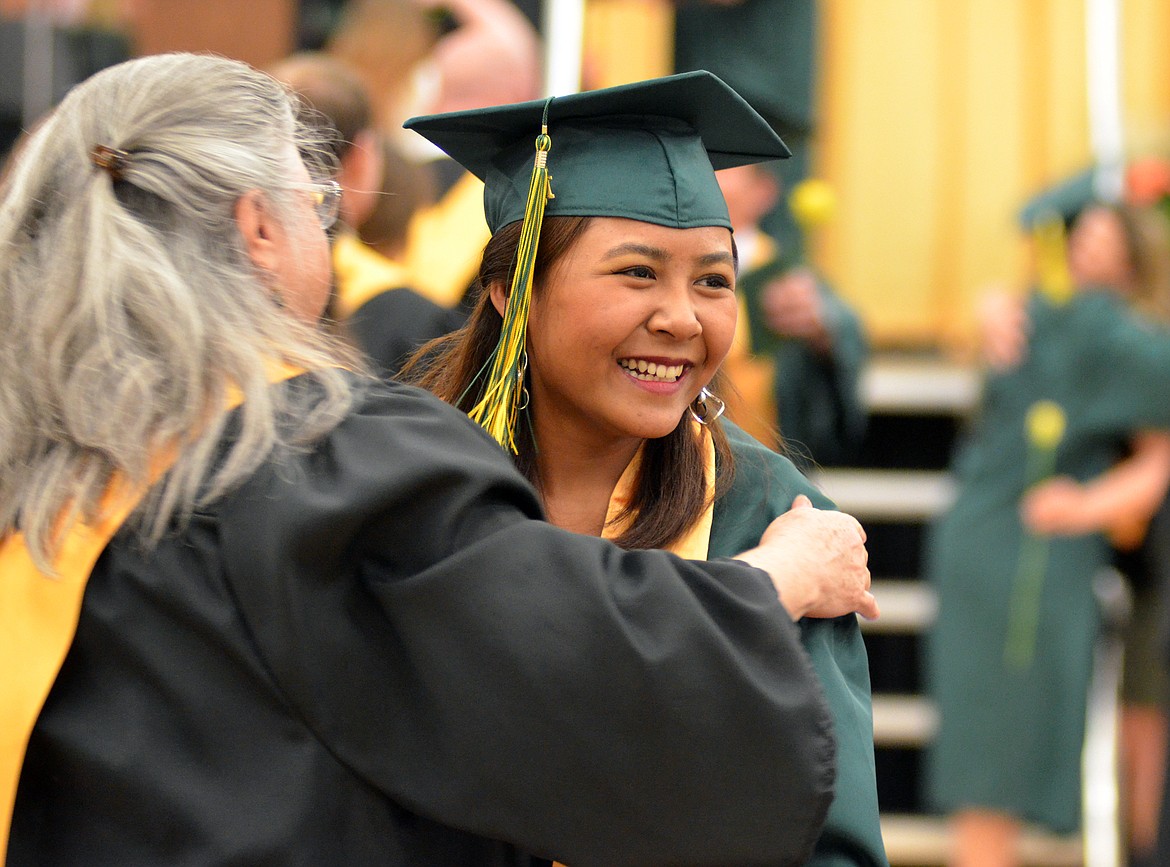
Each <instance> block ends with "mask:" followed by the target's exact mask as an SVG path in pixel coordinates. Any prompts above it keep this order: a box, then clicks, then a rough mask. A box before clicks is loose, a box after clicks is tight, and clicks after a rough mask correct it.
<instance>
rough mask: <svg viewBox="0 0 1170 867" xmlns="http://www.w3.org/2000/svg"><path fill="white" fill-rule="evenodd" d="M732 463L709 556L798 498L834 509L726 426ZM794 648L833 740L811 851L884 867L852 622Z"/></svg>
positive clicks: (738, 546)
mask: <svg viewBox="0 0 1170 867" xmlns="http://www.w3.org/2000/svg"><path fill="white" fill-rule="evenodd" d="M725 427H726V429H727V433H728V437H729V438H730V440H731V445H732V451H733V453H734V455H735V460H736V474H735V482H734V484H733V485H732V488H731V490H730V491H729V492H728V493H726V494H725V495H723V496H722V497H721V498H720V499H719V500H717V501H716V503H715V514H714V518H713V521H712V525H711V546H710V552H709V556H711V557H729V556H732V555H734V554H737V553H739V552H740V551H744V550H747V549H748V548H750V547H752V546H753V545H755V544H757V543H758V542H759V539H760V535H761V534H762V533H763V532H764V529H765V528H766V527H767V526H768V524H769V523H771V521H772V519H773V518H776V517H777V516H779V515H781V514H783V513H784V512H787V511H788V510H789V508H790V507H791V505H792V501H793V499H794V498H795V497H796V496H797V495H798V494H807V495H808V496H809V498H810V499H812V501H813V504H814V505H815V506H817V507H818V508H833V505H832V503H830V502H829V501H828V500H827V499H826V498H825V497H824V495H822V494H821V493H819V492H818V491H817V490H816V489H815V488H813V486H812V485H811V484H810V483H809V481H808V479H806V478H805V477H804V476H802V475H801V474H800V473H799V472H798V471H797V470H796V468H795V467H794V466H793V465H792V462H791V461H789V460H788V459H787V458H784V457H781V456H780V455H778V454H777V453H776V452H774V451H772V450H770V449H768V448H765V447H764V446H763V445H761V444H760V443H758V442H757V441H756V440H754V439H752V438H751V437H750V436H748V435H747V434H746V433H744V432H743V431H742V430H740V429H739V428H737V427H736V426H735V425H733V424H730V423H725ZM800 629H801V641H802V643H803V644H804V648H805V650H807V651H808V653H809V656H810V657H811V659H812V663H813V668H814V669H815V670H816V673H817V677H818V678H819V679H820V681H821V685H822V686H823V688H824V690H825V694H826V697H827V698H828V700H829V707H830V709H831V710H832V713H833V725H834V731H835V734H836V739H837V785H836V790H835V796H834V799H833V804H832V806H831V807H830V808H829V816H828V819H827V820H826V822H825V827H824V829H823V830H822V832H821V837H820V839H819V840H818V842H817V846H816V851H815V853H814V855H813V859H812V861H810V862H809V863H810V864H812V865H817V867H846V865H885V864H887V863H888V861H887V860H886V854H885V847H884V845H883V843H882V835H881V827H880V824H879V819H878V803H877V783H876V775H875V771H874V756H873V711H872V704H871V699H870V689H869V665H868V659H867V657H866V651H865V644H864V643H863V641H862V637H861V630H860V629H859V628H858V624H857V618H856V617H855V616H853V615H850V616H848V617H838V618H836V619H833V620H822V619H814V618H805V619H803V620H801V621H800Z"/></svg>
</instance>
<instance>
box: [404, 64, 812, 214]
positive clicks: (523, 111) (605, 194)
mask: <svg viewBox="0 0 1170 867" xmlns="http://www.w3.org/2000/svg"><path fill="white" fill-rule="evenodd" d="M546 104H547V106H548V135H549V137H550V138H551V139H552V149H551V151H550V153H549V155H548V170H549V175H550V180H551V183H552V192H553V195H554V196H555V198H553V199H551V200H549V202H548V204H547V206H546V209H545V214H546V215H548V216H552V215H563V216H592V217H601V216H608V217H629V218H631V219H635V220H644V221H646V222H648V223H657V224H659V225H663V226H671V227H676V228H691V227H694V226H712V225H716V226H726V227H728V228H730V227H731V224H730V222H729V221H728V219H727V206H726V205H725V204H724V202H723V196H722V194H721V193H720V192H719V185H718V183H716V181H715V175H714V171H713V169H725V168H730V167H731V166H738V165H744V164H747V163H756V162H762V161H764V160H773V159H777V158H782V157H787V156H789V152H788V148H787V147H785V145H784V142H782V141H781V140H780V138H779V137H778V136H777V135H776V133H775V132H773V131H772V128H771V127H770V126H769V125H768V123H767V121H765V120H764V119H763V118H762V117H760V115H759V114H757V113H756V111H755V109H753V108H752V107H751V106H750V105H748V103H747V102H745V101H744V99H743V98H742V97H741V96H739V94H737V93H736V92H735V91H734V90H732V89H731V88H730V87H728V86H727V85H726V84H724V83H723V82H722V81H721V80H720V79H719V78H717V77H715V76H714V75H712V74H711V73H709V72H704V71H698V72H687V73H683V74H680V75H672V76H668V77H666V78H656V79H652V80H650V81H641V82H637V83H635V84H625V85H621V86H619V87H610V88H606V89H604V90H593V91H586V92H585V93H575V94H571V95H569V96H560V97H554V98H553V99H552V100H551V102H550V101H549V100H544V99H538V100H533V101H531V102H522V103H517V104H514V105H503V106H496V107H493V108H483V109H474V110H470V111H457V112H451V113H449V114H437V115H429V116H426V117H416V118H412V119H410V120H408V121H407V122H406V127H407V129H412V130H414V131H415V132H417V133H419V134H421V135H423V136H425V137H426V138H427V139H429V140H430V141H432V142H434V143H435V144H436V145H438V146H439V147H440V148H442V149H443V150H444V151H446V152H447V153H448V154H450V155H451V157H453V158H454V159H455V160H456V161H457V162H459V163H461V164H462V165H463V166H464V167H465V168H467V169H468V170H469V171H471V172H472V173H473V174H475V175H476V176H477V177H479V178H480V179H481V180H482V181H483V182H484V185H485V189H484V209H485V212H486V214H487V221H488V226H489V227H490V228H491V230H492V231H493V232H495V231H496V230H497V229H499V228H500V227H501V226H505V225H507V224H508V223H511V222H514V221H516V220H519V219H522V218H523V217H524V210H525V204H526V202H527V199H528V191H529V185H530V184H529V181H530V177H531V174H532V159H533V141H534V140H535V138H536V136H537V134H538V133H539V132H540V131H541V123H542V117H543V115H544V111H545V106H546Z"/></svg>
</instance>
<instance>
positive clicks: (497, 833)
mask: <svg viewBox="0 0 1170 867" xmlns="http://www.w3.org/2000/svg"><path fill="white" fill-rule="evenodd" d="M307 380H308V377H300V378H299V379H297V380H293V381H291V382H290V383H288V384H285V385H282V386H277V387H285V388H304V387H308V386H307V385H306V382H307ZM540 515H541V512H540V506H539V503H538V500H537V497H536V494H535V492H534V491H533V490H532V489H531V488H530V487H529V486H528V485H527V484H526V483H525V482H524V481H523V479H522V478H521V477H520V476H519V475H518V474H517V473H516V471H515V470H514V468H513V467H512V465H511V461H510V460H509V458H508V456H507V455H506V454H505V453H504V452H503V451H502V450H501V449H500V448H499V447H498V446H497V445H496V444H495V443H494V442H492V441H491V440H490V439H489V438H488V437H487V436H486V434H484V433H483V432H482V431H480V430H479V429H478V428H476V427H475V426H474V425H473V424H472V423H471V422H470V421H468V420H467V418H466V417H465V416H464V415H463V414H462V413H460V412H458V411H457V410H455V409H454V408H452V407H449V406H447V405H445V404H443V403H441V402H440V401H438V400H437V399H435V398H434V397H432V396H431V395H429V394H425V393H424V392H422V391H420V390H418V389H414V388H410V387H407V386H401V385H395V384H391V385H385V386H371V387H370V390H369V391H368V393H364V394H363V395H362V396H360V398H359V402H358V405H357V406H356V408H355V409H354V411H353V412H352V413H351V414H350V415H349V416H348V417H347V418H346V419H345V420H344V421H343V422H342V423H341V425H340V426H339V427H337V428H336V429H335V430H334V431H333V432H331V433H330V434H329V435H327V436H326V437H325V438H324V439H323V440H322V441H321V442H320V443H319V444H318V445H317V446H316V447H314V448H313V449H312V450H309V451H307V452H305V453H302V454H294V455H291V456H286V457H284V458H283V459H282V460H280V461H279V462H276V461H273V462H270V463H268V464H266V465H264V466H262V467H261V468H260V469H259V470H258V471H257V472H256V473H255V474H254V476H253V477H251V478H250V479H249V480H248V481H247V482H246V483H245V484H244V485H243V486H242V487H241V488H239V489H238V490H236V491H235V492H233V493H231V494H229V495H227V496H225V497H223V498H221V499H220V500H219V501H217V502H216V503H215V504H214V505H213V506H211V507H209V508H206V509H204V510H202V511H200V512H199V513H198V514H196V515H195V516H194V518H193V519H192V520H191V521H190V523H189V524H188V525H187V526H186V527H184V528H182V529H176V530H175V531H174V532H173V533H172V534H171V535H170V536H168V537H167V538H165V539H164V540H163V542H162V543H161V545H159V546H158V547H157V548H156V549H155V550H154V551H153V552H152V553H149V554H146V553H144V552H143V549H142V547H141V546H140V545H138V544H137V543H136V541H135V537H134V536H133V535H132V534H131V532H130V531H129V530H128V529H126V528H124V529H123V531H122V532H120V533H119V534H118V535H117V536H116V537H115V538H114V539H113V541H112V542H111V543H110V545H109V547H108V548H107V550H106V551H105V552H104V553H103V555H102V557H101V559H100V560H99V561H98V563H97V565H96V567H95V569H94V572H93V575H92V577H91V579H90V583H89V586H88V588H87V590H86V594H85V598H84V604H83V607H82V612H81V619H80V623H79V625H78V630H77V635H76V639H75V641H74V644H73V646H72V649H71V650H70V653H69V656H68V658H67V659H66V661H65V664H64V666H63V668H62V670H61V673H60V676H59V678H58V680H57V682H56V684H55V685H54V687H53V690H52V693H51V694H50V696H49V699H48V702H47V703H46V706H45V708H44V710H43V712H42V714H41V717H40V718H39V720H38V722H37V725H36V728H35V730H34V733H33V737H32V740H31V743H30V745H29V751H28V755H27V759H26V762H25V765H24V769H23V773H22V778H21V782H20V788H19V791H18V795H17V804H16V812H15V817H14V824H13V828H12V836H11V840H10V849H9V859H8V864H9V867H23V865H29V864H53V865H73V864H85V865H95V864H117V865H121V867H131V865H147V864H149V865H159V864H167V865H187V864H190V865H200V867H206V865H218V864H224V865H226V864H246V865H250V867H253V865H265V864H273V865H295V864H305V865H322V864H338V865H347V867H353V865H410V867H419V865H442V867H458V865H517V864H537V863H541V862H540V860H538V859H533V858H530V857H526V856H524V855H521V854H520V852H522V851H523V852H534V853H539V854H540V855H542V856H549V857H556V858H558V859H560V860H563V861H565V862H566V863H569V864H571V865H573V867H589V865H606V867H622V865H638V867H649V865H653V864H666V863H669V864H675V865H712V867H714V865H718V867H732V865H749V864H753V865H765V864H767V865H782V864H792V863H799V862H801V861H802V860H803V859H805V858H806V857H807V856H808V854H809V852H810V851H811V847H812V844H813V841H814V840H815V839H816V836H817V834H818V833H819V830H820V827H821V823H822V821H823V819H824V816H825V812H826V810H827V807H828V804H829V800H830V797H831V791H832V781H833V775H834V761H833V759H834V746H833V741H832V736H831V722H830V717H829V712H828V708H827V706H826V703H825V700H824V698H823V696H822V693H821V691H820V689H819V688H818V686H817V679H816V675H815V673H814V672H813V670H812V668H811V666H810V663H809V660H808V657H807V656H806V654H805V652H804V650H803V649H802V648H801V645H800V632H799V629H798V628H797V626H796V625H795V624H793V623H792V622H790V620H789V618H788V616H787V614H786V612H785V611H784V610H783V608H782V607H781V606H780V604H779V602H778V600H777V597H776V593H775V591H774V589H773V588H772V586H771V583H770V582H769V580H768V579H767V576H766V575H764V573H762V572H760V571H757V570H755V569H752V568H750V567H746V566H745V565H743V564H740V563H733V562H731V561H728V560H722V561H718V560H717V561H711V562H706V563H693V562H689V561H683V560H680V559H679V558H676V557H674V556H672V555H670V554H666V553H662V552H623V551H621V550H619V549H618V548H616V547H615V546H613V545H611V544H609V543H608V542H605V541H603V540H600V539H595V538H592V537H585V536H577V535H574V534H571V533H567V532H565V531H562V530H560V529H557V528H555V527H553V526H551V525H549V524H547V523H545V522H543V521H539V520H532V519H533V518H538V517H540Z"/></svg>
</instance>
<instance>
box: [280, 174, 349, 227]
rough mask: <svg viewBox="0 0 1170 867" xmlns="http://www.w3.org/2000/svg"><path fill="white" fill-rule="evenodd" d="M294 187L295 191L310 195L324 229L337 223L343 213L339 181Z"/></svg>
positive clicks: (294, 185)
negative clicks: (339, 215) (302, 191)
mask: <svg viewBox="0 0 1170 867" xmlns="http://www.w3.org/2000/svg"><path fill="white" fill-rule="evenodd" d="M292 186H293V189H297V190H304V191H305V192H307V193H308V194H309V198H310V200H311V201H312V203H313V209H314V210H315V211H316V212H317V219H318V220H320V221H321V228H322V229H328V228H329V227H330V226H332V225H333V224H334V223H336V222H337V215H338V213H340V211H341V184H339V183H337V181H321V182H319V183H312V184H293V185H292Z"/></svg>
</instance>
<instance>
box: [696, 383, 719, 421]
mask: <svg viewBox="0 0 1170 867" xmlns="http://www.w3.org/2000/svg"><path fill="white" fill-rule="evenodd" d="M690 409H691V418H693V419H694V420H695V421H697V422H698V423H699V424H710V423H711V422H713V421H715V419H717V418H719V416H721V415H723V411H724V410H725V409H727V404H725V403H724V402H723V401H722V400H720V399H719V398H717V397H716V396H715V395H713V394H712V393H711V392H709V391H708V390H707V386H703V387H702V388H701V389H699V396H698V397H696V398H695V402H694V403H692V404H691V407H690Z"/></svg>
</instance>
